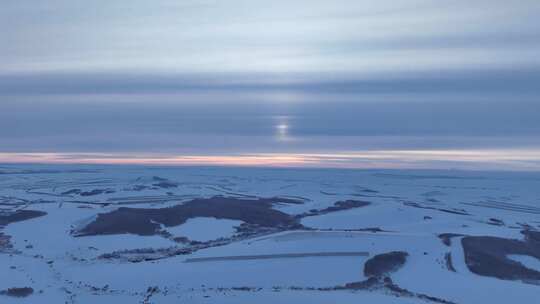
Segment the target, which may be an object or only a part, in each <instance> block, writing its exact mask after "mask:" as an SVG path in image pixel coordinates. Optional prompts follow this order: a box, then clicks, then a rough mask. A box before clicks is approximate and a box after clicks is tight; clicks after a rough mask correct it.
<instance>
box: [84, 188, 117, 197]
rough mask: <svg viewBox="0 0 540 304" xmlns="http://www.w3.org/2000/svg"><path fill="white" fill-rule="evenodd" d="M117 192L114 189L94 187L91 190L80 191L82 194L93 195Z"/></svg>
mask: <svg viewBox="0 0 540 304" xmlns="http://www.w3.org/2000/svg"><path fill="white" fill-rule="evenodd" d="M114 192H116V191H115V190H113V189H94V190H90V191H83V192H81V193H80V196H93V195H99V194H103V193H106V194H110V193H114Z"/></svg>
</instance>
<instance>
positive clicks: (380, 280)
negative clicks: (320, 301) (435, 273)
mask: <svg viewBox="0 0 540 304" xmlns="http://www.w3.org/2000/svg"><path fill="white" fill-rule="evenodd" d="M408 256H409V254H408V253H407V252H404V251H392V252H388V253H383V254H379V255H376V256H374V257H372V258H371V259H369V260H368V261H367V262H366V263H365V264H364V275H365V276H367V277H368V278H367V279H366V280H364V281H360V282H352V283H347V284H345V285H343V286H336V287H332V288H328V289H323V290H367V291H376V290H382V291H386V292H389V293H390V294H392V295H394V296H396V297H408V298H415V299H421V300H424V301H429V302H433V303H441V304H453V302H451V301H448V300H445V299H441V298H437V297H433V296H429V295H426V294H423V293H416V292H412V291H409V290H407V289H405V288H401V287H399V286H398V285H397V284H395V283H394V282H393V281H392V279H391V278H390V274H391V273H393V272H395V271H397V270H398V269H399V268H401V267H402V266H403V265H404V264H405V262H406V261H407V257H408Z"/></svg>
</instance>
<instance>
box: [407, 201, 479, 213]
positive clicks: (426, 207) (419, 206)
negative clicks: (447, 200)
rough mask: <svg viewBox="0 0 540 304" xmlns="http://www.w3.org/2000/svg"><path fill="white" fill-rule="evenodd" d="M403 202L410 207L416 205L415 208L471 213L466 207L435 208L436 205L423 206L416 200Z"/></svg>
mask: <svg viewBox="0 0 540 304" xmlns="http://www.w3.org/2000/svg"><path fill="white" fill-rule="evenodd" d="M403 204H404V205H405V206H408V207H414V208H420V209H429V210H436V211H441V212H445V213H451V214H457V215H470V214H469V213H468V212H467V211H466V210H465V209H456V208H452V209H446V208H435V207H430V206H423V205H420V204H418V203H414V202H404V203H403Z"/></svg>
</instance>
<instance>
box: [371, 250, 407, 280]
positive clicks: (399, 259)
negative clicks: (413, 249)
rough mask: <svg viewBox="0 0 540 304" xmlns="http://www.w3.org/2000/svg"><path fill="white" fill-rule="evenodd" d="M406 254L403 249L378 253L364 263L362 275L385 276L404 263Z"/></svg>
mask: <svg viewBox="0 0 540 304" xmlns="http://www.w3.org/2000/svg"><path fill="white" fill-rule="evenodd" d="M408 256H409V254H408V253H407V252H404V251H392V252H388V253H383V254H378V255H376V256H374V257H372V258H371V259H369V260H367V262H366V263H365V264H364V275H365V276H366V277H377V278H380V277H383V276H386V275H388V274H390V273H392V272H395V271H397V270H398V269H400V268H401V267H402V266H403V265H405V262H406V261H407V257H408Z"/></svg>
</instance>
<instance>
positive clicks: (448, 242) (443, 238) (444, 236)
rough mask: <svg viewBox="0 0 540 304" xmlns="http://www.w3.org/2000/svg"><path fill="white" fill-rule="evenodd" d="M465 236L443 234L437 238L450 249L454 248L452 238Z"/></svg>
mask: <svg viewBox="0 0 540 304" xmlns="http://www.w3.org/2000/svg"><path fill="white" fill-rule="evenodd" d="M460 236H463V234H459V233H441V234H439V235H438V236H437V237H438V238H439V239H441V241H442V242H443V244H445V245H446V246H448V247H450V246H452V238H455V237H460Z"/></svg>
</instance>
